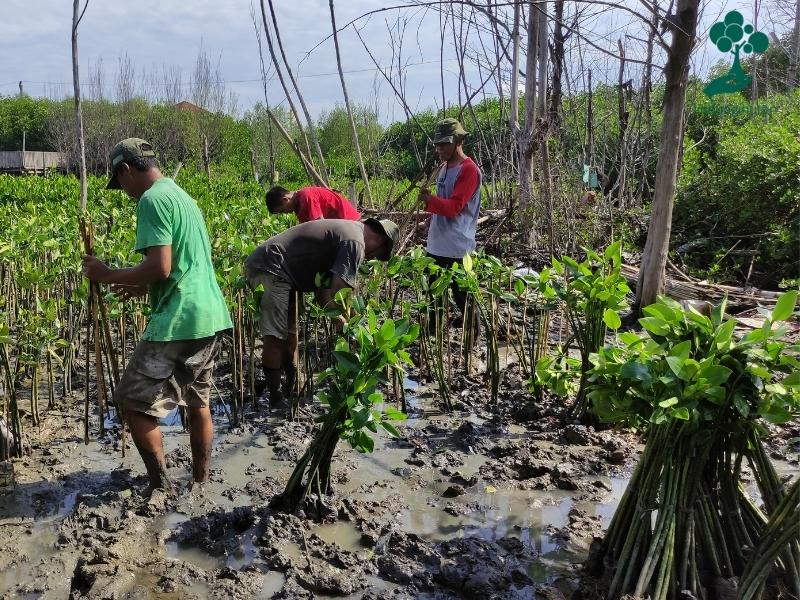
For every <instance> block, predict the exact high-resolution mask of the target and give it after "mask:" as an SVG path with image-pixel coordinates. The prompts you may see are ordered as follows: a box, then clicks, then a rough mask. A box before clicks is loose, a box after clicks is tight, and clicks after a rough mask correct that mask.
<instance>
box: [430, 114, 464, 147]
mask: <svg viewBox="0 0 800 600" xmlns="http://www.w3.org/2000/svg"><path fill="white" fill-rule="evenodd" d="M467 135H469V134H468V133H467V131H466V130H465V129H464V127H462V126H461V123H459V122H458V119H453V118H452V117H450V118H447V119H442V120H441V121H439V122H438V123H437V124H436V130H435V131H434V133H433V143H434V144H452V143H453V142H454V141H455V138H456V137H461V138H463V137H465V136H467Z"/></svg>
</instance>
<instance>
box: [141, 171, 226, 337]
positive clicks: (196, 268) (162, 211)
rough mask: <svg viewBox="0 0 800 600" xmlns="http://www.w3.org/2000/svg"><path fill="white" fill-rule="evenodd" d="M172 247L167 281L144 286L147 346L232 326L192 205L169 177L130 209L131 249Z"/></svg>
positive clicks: (202, 226) (201, 225)
mask: <svg viewBox="0 0 800 600" xmlns="http://www.w3.org/2000/svg"><path fill="white" fill-rule="evenodd" d="M151 246H172V270H171V271H170V274H169V278H168V279H166V280H164V281H159V282H157V283H153V284H151V285H150V306H151V308H152V312H151V315H150V323H148V325H147V329H146V330H145V332H144V339H145V340H148V341H151V342H169V341H173V340H194V339H198V338H203V337H208V336H211V335H214V334H215V333H217V332H218V331H222V330H224V329H229V328H231V327H233V325H232V324H231V317H230V315H229V314H228V307H227V306H226V305H225V299H224V298H223V297H222V292H221V291H220V289H219V285H217V278H216V276H215V275H214V265H213V264H212V263H211V245H210V244H209V241H208V232H207V231H206V224H205V221H204V220H203V214H202V213H201V212H200V209H199V208H198V206H197V203H196V202H195V201H194V200H193V199H192V197H191V196H189V194H187V193H186V192H185V191H183V190H182V189H181V188H180V187H179V186H178V185H177V184H176V183H175V182H174V181H172V179H168V178H166V177H164V178H162V179H159V180H157V181H156V182H155V183H154V184H153V185H152V186H151V187H150V189H149V190H147V191H146V192H145V193H144V194H142V197H141V198H139V202H138V205H137V207H136V251H137V252H142V253H143V254H144V253H145V252H146V249H147V248H149V247H151Z"/></svg>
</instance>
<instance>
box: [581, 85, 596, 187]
mask: <svg viewBox="0 0 800 600" xmlns="http://www.w3.org/2000/svg"><path fill="white" fill-rule="evenodd" d="M586 74H587V77H588V81H587V87H588V92H587V94H586V149H585V150H584V152H583V164H584V165H589V169H590V172H589V182H591V169H593V168H594V106H593V100H594V91H593V90H592V70H591V69H589V70H588V71H587V73H586Z"/></svg>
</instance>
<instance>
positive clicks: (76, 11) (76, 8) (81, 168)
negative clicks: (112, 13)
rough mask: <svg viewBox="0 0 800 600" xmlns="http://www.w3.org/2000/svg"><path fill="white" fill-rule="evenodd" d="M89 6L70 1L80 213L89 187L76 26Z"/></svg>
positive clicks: (77, 0)
mask: <svg viewBox="0 0 800 600" xmlns="http://www.w3.org/2000/svg"><path fill="white" fill-rule="evenodd" d="M87 6H89V0H86V2H85V4H84V5H83V10H80V0H72V86H73V89H74V94H75V128H76V130H77V133H78V174H79V177H80V180H81V195H80V204H79V206H80V211H81V213H83V212H85V211H86V201H87V199H88V196H89V186H88V182H87V180H86V142H85V141H84V137H83V111H82V109H81V81H80V73H79V69H78V25H80V22H81V19H82V18H83V15H84V13H85V12H86V7H87Z"/></svg>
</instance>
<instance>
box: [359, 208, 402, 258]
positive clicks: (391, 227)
mask: <svg viewBox="0 0 800 600" xmlns="http://www.w3.org/2000/svg"><path fill="white" fill-rule="evenodd" d="M364 223H369V224H370V225H372V226H373V227H375V228H376V229H377V230H378V231H379V232H381V233H382V234H383V235H384V237H385V238H386V239H387V240H389V243H390V244H391V246H390V247H389V250H388V251H387V252H384V254H383V256H380V257H379V258H380V259H381V260H389V259H390V258H391V257H392V255H393V254H394V253H395V251H396V250H397V242H398V241H399V240H400V228H399V227H398V226H397V224H396V223H395V222H394V221H390V220H389V219H375V218H372V217H370V218H369V219H365V220H364Z"/></svg>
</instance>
